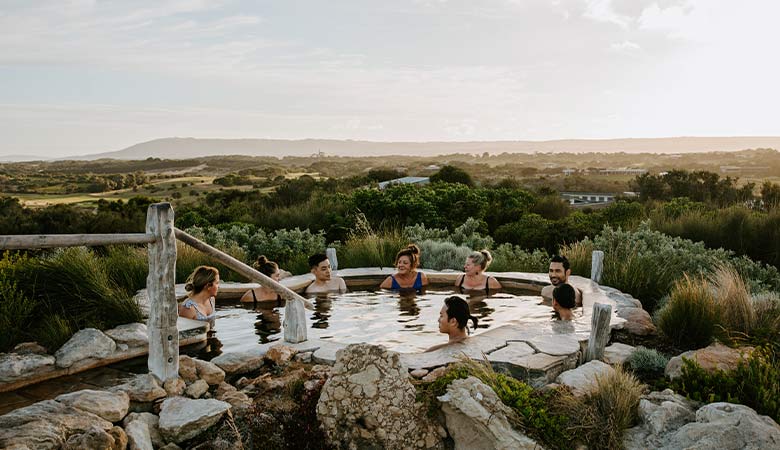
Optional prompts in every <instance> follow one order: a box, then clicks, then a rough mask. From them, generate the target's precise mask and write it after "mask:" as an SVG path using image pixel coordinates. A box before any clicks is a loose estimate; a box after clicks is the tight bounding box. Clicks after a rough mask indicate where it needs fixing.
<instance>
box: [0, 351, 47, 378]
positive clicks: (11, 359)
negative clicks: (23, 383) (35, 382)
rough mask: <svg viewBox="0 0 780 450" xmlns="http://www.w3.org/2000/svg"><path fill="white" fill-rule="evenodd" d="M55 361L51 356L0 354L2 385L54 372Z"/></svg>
mask: <svg viewBox="0 0 780 450" xmlns="http://www.w3.org/2000/svg"><path fill="white" fill-rule="evenodd" d="M54 363H55V359H54V357H53V356H50V355H39V354H35V353H28V354H17V353H6V354H0V383H6V382H11V381H16V380H20V379H23V378H26V377H29V376H33V375H37V374H44V373H47V372H51V371H53V370H54Z"/></svg>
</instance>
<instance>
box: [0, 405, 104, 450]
mask: <svg viewBox="0 0 780 450" xmlns="http://www.w3.org/2000/svg"><path fill="white" fill-rule="evenodd" d="M93 426H97V427H99V428H101V429H103V430H110V429H111V428H112V427H113V424H112V423H111V422H108V421H107V420H104V419H101V418H100V417H98V416H96V415H94V414H92V413H89V412H86V411H83V410H81V409H78V408H74V407H72V406H67V405H64V404H62V403H60V402H57V401H54V400H45V401H42V402H38V403H34V404H32V405H30V406H26V407H24V408H19V409H16V410H14V411H11V412H10V413H8V414H5V415H3V416H0V448H19V449H24V448H30V449H36V450H37V449H57V448H61V447H63V446H64V445H65V442H66V441H65V439H66V437H68V436H71V435H73V434H81V433H85V432H86V431H87V430H89V429H90V428H92V427H93Z"/></svg>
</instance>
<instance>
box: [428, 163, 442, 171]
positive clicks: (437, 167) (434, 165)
mask: <svg viewBox="0 0 780 450" xmlns="http://www.w3.org/2000/svg"><path fill="white" fill-rule="evenodd" d="M424 170H441V167H439V166H437V165H436V164H431V165H430V166H425V167H424Z"/></svg>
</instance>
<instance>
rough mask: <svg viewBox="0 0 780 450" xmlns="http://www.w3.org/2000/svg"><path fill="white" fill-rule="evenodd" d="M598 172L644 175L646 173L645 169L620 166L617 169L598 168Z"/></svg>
mask: <svg viewBox="0 0 780 450" xmlns="http://www.w3.org/2000/svg"><path fill="white" fill-rule="evenodd" d="M599 173H600V174H602V175H644V174H646V173H647V169H631V168H628V167H621V168H618V169H600V170H599Z"/></svg>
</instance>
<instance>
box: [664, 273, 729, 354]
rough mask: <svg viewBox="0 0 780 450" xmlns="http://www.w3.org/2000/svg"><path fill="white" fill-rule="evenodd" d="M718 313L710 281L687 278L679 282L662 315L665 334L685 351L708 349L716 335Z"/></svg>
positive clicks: (675, 284)
mask: <svg viewBox="0 0 780 450" xmlns="http://www.w3.org/2000/svg"><path fill="white" fill-rule="evenodd" d="M717 317H718V311H717V308H716V303H715V295H714V293H713V291H712V289H711V287H710V284H709V283H708V282H707V280H706V279H704V278H702V277H690V276H688V275H687V274H686V275H684V276H683V278H681V279H679V280H677V281H676V282H675V283H674V286H673V287H672V291H671V293H670V294H669V301H668V302H667V303H666V304H665V305H664V307H663V308H662V309H661V310H659V311H658V314H657V324H658V328H659V329H660V330H661V332H662V333H663V334H664V335H666V336H667V337H668V338H669V339H671V340H672V342H673V343H674V344H675V345H677V346H679V347H680V348H683V349H696V348H701V347H706V346H707V345H708V344H709V343H710V342H712V337H713V335H714V333H715V324H716V322H717Z"/></svg>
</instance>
